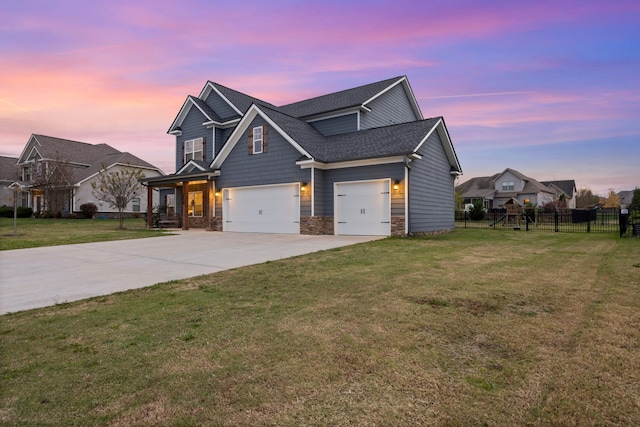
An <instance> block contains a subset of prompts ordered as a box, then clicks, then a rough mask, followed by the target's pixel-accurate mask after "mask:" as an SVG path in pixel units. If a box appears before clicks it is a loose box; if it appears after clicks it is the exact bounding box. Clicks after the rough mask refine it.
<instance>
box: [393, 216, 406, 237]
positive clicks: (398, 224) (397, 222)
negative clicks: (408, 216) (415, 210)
mask: <svg viewBox="0 0 640 427" xmlns="http://www.w3.org/2000/svg"><path fill="white" fill-rule="evenodd" d="M391 235H392V236H404V216H392V217H391Z"/></svg>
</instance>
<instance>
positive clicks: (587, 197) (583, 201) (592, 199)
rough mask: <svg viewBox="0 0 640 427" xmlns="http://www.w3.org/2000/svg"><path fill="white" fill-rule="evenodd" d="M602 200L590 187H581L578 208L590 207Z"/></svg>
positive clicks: (577, 200) (577, 202)
mask: <svg viewBox="0 0 640 427" xmlns="http://www.w3.org/2000/svg"><path fill="white" fill-rule="evenodd" d="M599 201H600V198H599V197H598V196H595V195H594V194H593V193H592V192H591V190H590V189H589V188H581V189H580V190H578V193H577V194H576V208H578V209H589V208H593V207H594V206H595V205H597V204H598V203H599Z"/></svg>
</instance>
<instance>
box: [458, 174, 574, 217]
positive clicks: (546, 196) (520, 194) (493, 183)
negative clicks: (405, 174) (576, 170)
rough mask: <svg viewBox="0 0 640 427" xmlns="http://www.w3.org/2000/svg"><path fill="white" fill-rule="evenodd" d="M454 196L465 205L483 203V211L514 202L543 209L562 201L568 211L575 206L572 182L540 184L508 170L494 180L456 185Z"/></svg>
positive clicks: (472, 180) (545, 182)
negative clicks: (549, 204) (555, 201)
mask: <svg viewBox="0 0 640 427" xmlns="http://www.w3.org/2000/svg"><path fill="white" fill-rule="evenodd" d="M456 192H457V194H458V196H459V197H461V198H463V199H464V203H474V202H475V201H477V200H482V202H483V203H484V206H485V208H486V209H501V208H504V207H505V204H506V203H507V202H510V201H513V200H517V201H518V203H519V204H520V205H521V206H524V205H526V204H531V205H534V206H544V205H545V204H547V203H550V202H553V201H554V200H558V199H561V198H562V199H564V200H565V202H566V205H567V207H568V208H571V209H573V208H575V203H576V202H575V194H576V184H575V181H574V180H564V181H544V182H539V181H536V180H535V179H533V178H529V177H528V176H525V175H523V174H522V173H520V172H518V171H516V170H513V169H509V168H507V169H505V170H504V171H503V172H501V173H497V174H495V175H493V176H484V177H477V178H471V179H470V180H468V181H466V182H464V183H462V184H460V185H458V186H457V187H456Z"/></svg>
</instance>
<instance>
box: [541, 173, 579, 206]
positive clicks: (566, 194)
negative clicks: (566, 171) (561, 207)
mask: <svg viewBox="0 0 640 427" xmlns="http://www.w3.org/2000/svg"><path fill="white" fill-rule="evenodd" d="M540 184H542V185H545V186H547V187H548V188H550V189H551V190H552V191H553V192H554V193H555V195H556V197H557V198H558V197H561V198H562V199H563V200H564V201H565V203H566V205H567V209H575V208H576V195H577V194H578V189H577V188H576V182H575V181H574V180H573V179H565V180H562V181H540Z"/></svg>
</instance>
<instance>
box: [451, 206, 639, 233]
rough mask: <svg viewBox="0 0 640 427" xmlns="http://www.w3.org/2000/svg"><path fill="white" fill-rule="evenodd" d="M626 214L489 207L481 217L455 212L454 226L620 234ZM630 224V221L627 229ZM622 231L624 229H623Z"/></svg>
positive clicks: (608, 210) (464, 212)
mask: <svg viewBox="0 0 640 427" xmlns="http://www.w3.org/2000/svg"><path fill="white" fill-rule="evenodd" d="M625 219H626V217H624V216H621V213H620V209H590V210H583V209H562V210H559V211H546V210H542V209H526V210H525V211H524V212H523V213H520V214H518V215H513V214H509V213H508V212H507V211H506V210H505V209H492V210H491V211H488V212H486V213H485V214H484V216H483V217H482V218H479V219H473V220H472V219H471V215H470V213H469V212H466V211H457V212H456V227H458V228H485V229H486V228H493V229H494V230H526V231H547V232H563V233H620V234H621V235H622V234H623V233H621V230H622V229H623V228H624V227H622V228H621V224H622V223H623V221H624V220H625ZM632 225H633V224H630V227H629V228H630V229H631V228H632ZM625 231H626V230H625Z"/></svg>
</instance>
